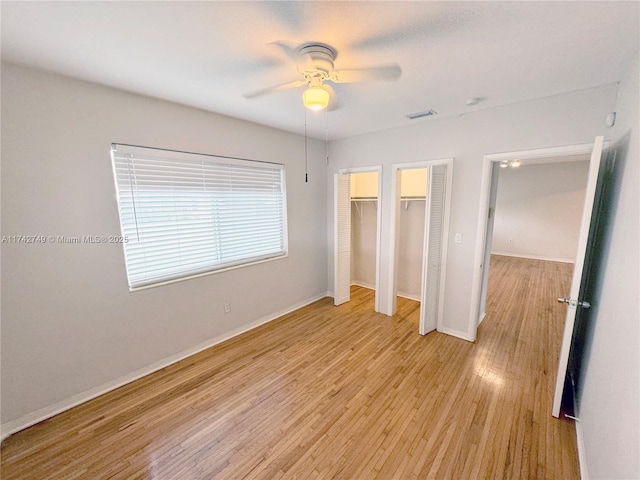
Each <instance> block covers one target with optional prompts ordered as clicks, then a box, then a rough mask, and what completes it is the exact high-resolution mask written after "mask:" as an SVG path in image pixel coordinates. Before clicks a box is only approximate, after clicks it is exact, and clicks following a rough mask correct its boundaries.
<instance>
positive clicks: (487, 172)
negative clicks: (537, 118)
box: [466, 142, 607, 342]
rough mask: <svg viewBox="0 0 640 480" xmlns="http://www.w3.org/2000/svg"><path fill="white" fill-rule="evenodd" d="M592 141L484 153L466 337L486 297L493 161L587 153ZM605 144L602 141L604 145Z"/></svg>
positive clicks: (475, 326)
mask: <svg viewBox="0 0 640 480" xmlns="http://www.w3.org/2000/svg"><path fill="white" fill-rule="evenodd" d="M593 145H594V144H593V142H591V143H583V144H579V145H568V146H561V147H547V148H536V149H533V150H519V151H514V152H504V153H493V154H488V155H485V156H484V158H483V162H482V177H481V178H482V180H481V183H480V203H479V204H480V208H479V211H478V230H477V233H476V251H475V256H474V266H473V277H472V278H473V280H472V281H473V283H472V286H471V308H470V312H469V323H468V326H467V335H466V339H467V340H469V341H471V342H475V340H476V335H477V331H478V325H479V323H480V320H481V318H480V316H481V315H482V314H483V313H484V312H481V311H480V310H481V308H480V305H481V302H482V300H483V296H484V297H485V298H486V294H487V292H486V288H484V287H486V285H483V273H484V270H485V267H486V268H488V266H485V265H483V262H484V258H485V255H486V248H487V242H486V237H487V226H488V209H489V197H490V192H491V188H492V185H493V182H492V177H491V171H492V167H493V165H495V164H496V163H499V162H501V161H503V160H513V159H515V158H519V159H521V160H532V159H536V158H546V157H564V156H569V155H588V154H591V152H592V150H593ZM606 146H607V144H606V143H605V148H606Z"/></svg>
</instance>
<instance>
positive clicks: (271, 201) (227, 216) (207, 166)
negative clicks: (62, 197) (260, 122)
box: [111, 144, 287, 290]
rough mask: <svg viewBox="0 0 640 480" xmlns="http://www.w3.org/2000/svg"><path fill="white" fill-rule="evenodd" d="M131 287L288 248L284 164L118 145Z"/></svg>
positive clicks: (115, 154) (116, 165)
mask: <svg viewBox="0 0 640 480" xmlns="http://www.w3.org/2000/svg"><path fill="white" fill-rule="evenodd" d="M111 159H112V162H113V172H114V178H115V184H116V191H117V198H118V211H119V214H120V224H121V227H122V235H123V236H124V237H125V242H124V253H125V262H126V265H127V277H128V279H129V287H130V289H131V290H135V289H138V288H141V287H145V286H149V285H154V284H158V283H163V282H167V281H171V280H175V279H180V278H185V277H190V276H195V275H200V274H204V273H210V272H215V271H220V270H224V269H228V268H232V267H237V266H239V265H246V264H248V263H254V262H258V261H264V260H266V259H273V258H277V257H282V256H285V255H286V254H287V216H286V194H285V172H284V166H283V165H280V164H274V163H266V162H256V161H251V160H241V159H235V158H227V157H218V156H213V155H203V154H195V153H184V152H175V151H170V150H159V149H154V148H147V147H133V146H129V145H119V144H113V145H112V148H111Z"/></svg>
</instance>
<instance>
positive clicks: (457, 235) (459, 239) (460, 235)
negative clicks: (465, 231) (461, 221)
mask: <svg viewBox="0 0 640 480" xmlns="http://www.w3.org/2000/svg"><path fill="white" fill-rule="evenodd" d="M455 241H456V243H462V234H461V233H456V237H455Z"/></svg>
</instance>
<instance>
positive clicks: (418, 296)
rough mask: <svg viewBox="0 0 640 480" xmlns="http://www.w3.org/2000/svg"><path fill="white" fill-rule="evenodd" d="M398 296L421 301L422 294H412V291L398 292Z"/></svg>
mask: <svg viewBox="0 0 640 480" xmlns="http://www.w3.org/2000/svg"><path fill="white" fill-rule="evenodd" d="M398 296H399V297H402V298H408V299H409V300H415V301H416V302H419V301H420V295H412V294H410V293H405V292H398Z"/></svg>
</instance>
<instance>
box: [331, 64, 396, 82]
mask: <svg viewBox="0 0 640 480" xmlns="http://www.w3.org/2000/svg"><path fill="white" fill-rule="evenodd" d="M401 74H402V70H400V67H399V66H398V65H387V66H385V67H373V68H353V69H349V70H334V72H333V73H332V74H331V81H332V82H335V83H357V82H381V81H390V80H397V79H398V78H400V75H401Z"/></svg>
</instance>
